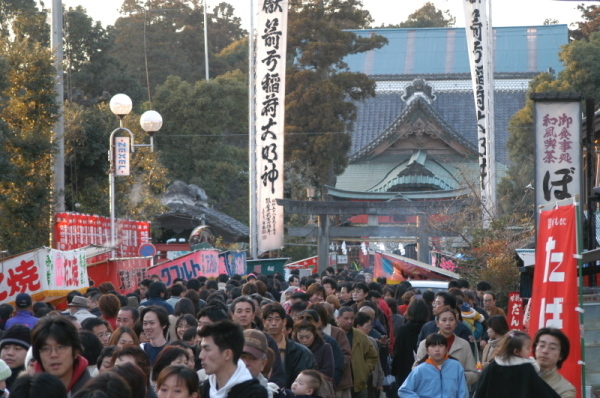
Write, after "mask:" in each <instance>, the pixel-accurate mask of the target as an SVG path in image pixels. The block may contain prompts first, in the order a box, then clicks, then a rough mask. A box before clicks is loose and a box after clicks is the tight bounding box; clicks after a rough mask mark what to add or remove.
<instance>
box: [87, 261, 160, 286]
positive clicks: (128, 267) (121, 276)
mask: <svg viewBox="0 0 600 398" xmlns="http://www.w3.org/2000/svg"><path fill="white" fill-rule="evenodd" d="M149 266H150V259H149V258H146V257H138V258H126V259H117V260H106V261H102V262H99V263H95V264H92V265H89V266H88V267H87V271H88V277H89V278H90V279H91V280H92V281H93V282H94V286H98V285H100V284H101V283H103V282H111V283H112V284H113V285H114V286H115V287H116V288H117V289H118V290H119V291H120V292H121V293H122V294H127V293H131V292H133V291H134V290H135V289H137V288H138V285H139V284H140V282H141V281H142V280H144V278H146V269H147V268H148V267H149Z"/></svg>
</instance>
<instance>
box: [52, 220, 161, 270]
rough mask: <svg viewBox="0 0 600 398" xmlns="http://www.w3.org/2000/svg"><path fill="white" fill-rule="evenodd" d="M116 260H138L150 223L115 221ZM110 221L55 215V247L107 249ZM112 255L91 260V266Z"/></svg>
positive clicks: (147, 238) (146, 241)
mask: <svg viewBox="0 0 600 398" xmlns="http://www.w3.org/2000/svg"><path fill="white" fill-rule="evenodd" d="M116 230H117V254H116V257H117V258H125V257H137V256H138V255H139V254H138V252H139V248H140V245H142V244H144V243H148V242H149V241H150V223H149V222H146V221H132V220H123V219H117V220H116ZM109 242H110V219H109V218H108V217H100V216H95V215H89V214H79V213H71V212H66V213H56V215H55V221H54V248H55V249H58V250H75V249H79V248H81V247H85V246H88V245H99V246H106V245H109V244H110V243H109ZM109 257H110V253H106V254H101V255H99V256H95V257H92V258H90V259H88V261H87V262H88V264H92V263H96V262H100V261H104V260H107V259H108V258H109Z"/></svg>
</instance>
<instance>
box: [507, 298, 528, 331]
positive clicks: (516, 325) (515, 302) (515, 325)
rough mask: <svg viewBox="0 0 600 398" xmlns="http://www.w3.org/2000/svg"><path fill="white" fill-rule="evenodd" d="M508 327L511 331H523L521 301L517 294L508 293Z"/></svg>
mask: <svg viewBox="0 0 600 398" xmlns="http://www.w3.org/2000/svg"><path fill="white" fill-rule="evenodd" d="M507 310H508V311H507V314H506V315H507V318H506V321H507V322H508V327H509V328H510V329H511V330H523V329H524V326H523V299H521V294H520V293H519V292H508V308H507Z"/></svg>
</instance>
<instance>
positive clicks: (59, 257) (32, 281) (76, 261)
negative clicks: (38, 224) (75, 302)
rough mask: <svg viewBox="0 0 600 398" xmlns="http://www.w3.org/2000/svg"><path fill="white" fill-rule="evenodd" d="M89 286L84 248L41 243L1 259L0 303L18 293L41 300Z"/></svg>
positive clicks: (8, 301) (12, 299) (6, 301)
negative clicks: (42, 245) (67, 249)
mask: <svg viewBox="0 0 600 398" xmlns="http://www.w3.org/2000/svg"><path fill="white" fill-rule="evenodd" d="M88 286H89V284H88V274H87V268H86V264H85V253H84V251H83V250H72V251H59V250H54V249H50V248H47V247H43V248H41V249H36V250H32V251H29V252H26V253H22V254H19V255H17V256H13V257H9V258H5V259H3V260H2V273H0V303H10V302H13V301H15V299H16V297H17V294H19V293H28V294H29V295H31V296H32V298H33V299H34V300H43V299H44V298H46V297H50V296H64V295H66V294H67V293H69V292H70V291H71V290H75V289H82V288H86V287H88Z"/></svg>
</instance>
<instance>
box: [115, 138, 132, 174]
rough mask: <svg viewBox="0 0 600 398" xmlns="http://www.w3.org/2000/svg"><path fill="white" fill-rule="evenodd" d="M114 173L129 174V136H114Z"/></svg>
mask: <svg viewBox="0 0 600 398" xmlns="http://www.w3.org/2000/svg"><path fill="white" fill-rule="evenodd" d="M114 165H115V175H116V176H128V175H129V137H116V138H115V159H114Z"/></svg>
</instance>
